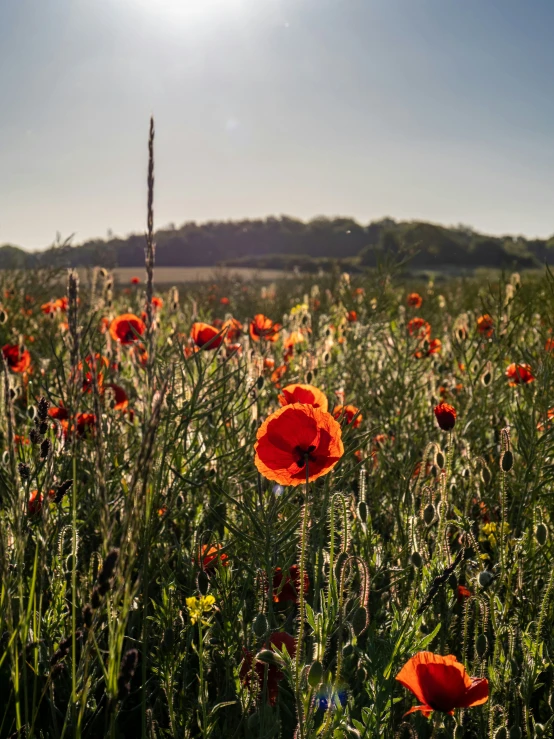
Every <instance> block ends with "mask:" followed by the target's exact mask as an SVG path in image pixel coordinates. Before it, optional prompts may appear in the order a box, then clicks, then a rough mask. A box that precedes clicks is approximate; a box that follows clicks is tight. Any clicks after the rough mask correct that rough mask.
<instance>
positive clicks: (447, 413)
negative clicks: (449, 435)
mask: <svg viewBox="0 0 554 739" xmlns="http://www.w3.org/2000/svg"><path fill="white" fill-rule="evenodd" d="M434 413H435V418H436V419H437V422H438V424H439V426H440V427H441V429H442V430H443V431H452V429H453V428H454V425H455V424H456V416H457V413H456V409H455V408H454V407H453V406H451V405H448V403H439V404H438V405H437V406H435V409H434Z"/></svg>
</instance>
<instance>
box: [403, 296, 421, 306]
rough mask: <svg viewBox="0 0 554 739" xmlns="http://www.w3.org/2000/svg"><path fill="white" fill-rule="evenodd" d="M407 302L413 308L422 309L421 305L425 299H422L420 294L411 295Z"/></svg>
mask: <svg viewBox="0 0 554 739" xmlns="http://www.w3.org/2000/svg"><path fill="white" fill-rule="evenodd" d="M406 302H407V303H408V305H410V306H411V307H412V308H421V304H422V303H423V298H422V297H421V295H420V294H419V293H410V294H409V295H408V297H407V298H406Z"/></svg>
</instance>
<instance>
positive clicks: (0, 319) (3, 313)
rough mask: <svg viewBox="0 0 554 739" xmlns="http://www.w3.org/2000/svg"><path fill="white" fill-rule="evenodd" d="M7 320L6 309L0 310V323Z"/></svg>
mask: <svg viewBox="0 0 554 739" xmlns="http://www.w3.org/2000/svg"><path fill="white" fill-rule="evenodd" d="M7 320H8V314H7V313H6V311H5V310H0V324H4V323H6V321H7Z"/></svg>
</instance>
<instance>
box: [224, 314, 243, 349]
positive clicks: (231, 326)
mask: <svg viewBox="0 0 554 739" xmlns="http://www.w3.org/2000/svg"><path fill="white" fill-rule="evenodd" d="M223 329H224V331H225V341H230V342H231V343H233V342H235V341H237V339H239V338H240V335H241V334H242V323H241V322H240V321H237V319H236V318H228V319H227V320H226V321H225V323H224V324H223Z"/></svg>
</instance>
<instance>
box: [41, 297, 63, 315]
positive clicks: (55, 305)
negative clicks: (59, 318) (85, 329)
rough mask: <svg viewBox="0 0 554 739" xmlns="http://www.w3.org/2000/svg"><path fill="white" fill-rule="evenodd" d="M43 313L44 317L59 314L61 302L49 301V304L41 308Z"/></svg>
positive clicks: (44, 304)
mask: <svg viewBox="0 0 554 739" xmlns="http://www.w3.org/2000/svg"><path fill="white" fill-rule="evenodd" d="M40 309H41V311H42V312H43V313H44V315H46V316H48V315H50V314H51V313H57V312H58V311H60V310H61V309H62V308H61V300H49V301H48V302H47V303H43V304H42V305H41V306H40Z"/></svg>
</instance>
